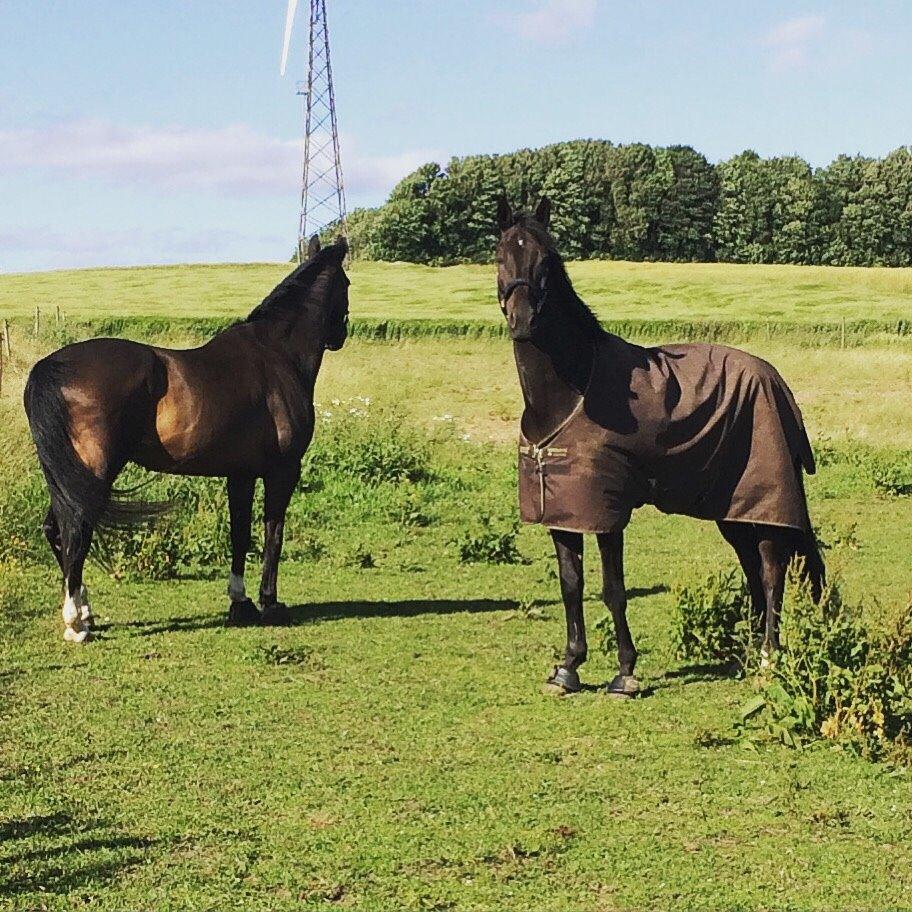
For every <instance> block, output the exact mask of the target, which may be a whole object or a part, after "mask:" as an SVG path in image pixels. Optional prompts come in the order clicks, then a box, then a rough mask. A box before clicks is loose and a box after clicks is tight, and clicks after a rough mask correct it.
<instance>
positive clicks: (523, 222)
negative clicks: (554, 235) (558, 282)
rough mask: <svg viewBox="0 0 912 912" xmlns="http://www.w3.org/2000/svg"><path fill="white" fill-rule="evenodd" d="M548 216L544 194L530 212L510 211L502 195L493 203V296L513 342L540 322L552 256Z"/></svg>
mask: <svg viewBox="0 0 912 912" xmlns="http://www.w3.org/2000/svg"><path fill="white" fill-rule="evenodd" d="M550 218H551V203H550V201H549V200H548V198H547V197H542V200H541V202H540V203H539V204H538V208H537V209H536V210H535V213H534V215H531V216H529V215H523V214H520V213H514V212H513V210H512V209H511V208H510V204H509V202H507V198H506V197H501V200H500V203H499V204H498V207H497V224H498V227H499V228H500V240H499V241H498V244H497V298H498V300H499V301H500V309H501V310H502V311H503V313H504V316H505V317H506V318H507V326H509V328H510V338H512V339H513V341H514V342H528V341H530V340H531V339H533V338H534V336H535V333H536V330H537V329H538V327H539V325H540V324H541V322H542V316H543V313H544V311H545V305H546V302H547V299H548V280H549V273H550V271H551V267H552V265H553V260H554V257H555V253H554V248H553V245H552V243H551V240H550V238H549V236H548V223H549V221H550Z"/></svg>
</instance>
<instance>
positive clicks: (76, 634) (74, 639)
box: [63, 593, 90, 643]
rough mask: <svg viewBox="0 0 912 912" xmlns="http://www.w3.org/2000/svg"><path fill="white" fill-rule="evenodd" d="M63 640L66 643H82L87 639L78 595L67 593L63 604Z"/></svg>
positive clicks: (87, 631)
mask: <svg viewBox="0 0 912 912" xmlns="http://www.w3.org/2000/svg"><path fill="white" fill-rule="evenodd" d="M63 623H64V625H65V627H64V631H63V639H64V641H65V642H67V643H84V642H85V641H86V640H88V639H89V636H90V634H89V628H88V627H87V626H86V625H85V624H83V622H82V605H81V603H80V598H79V594H77V595H75V596H74V595H70V594H69V593H67V595H66V598H65V599H64V602H63Z"/></svg>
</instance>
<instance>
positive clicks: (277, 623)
mask: <svg viewBox="0 0 912 912" xmlns="http://www.w3.org/2000/svg"><path fill="white" fill-rule="evenodd" d="M261 623H263V624H264V625H265V626H267V627H287V626H288V625H289V624H290V623H291V612H290V611H289V610H288V606H287V605H283V604H282V603H281V602H274V603H273V604H272V605H266V606H265V607H264V608H263V620H262V622H261Z"/></svg>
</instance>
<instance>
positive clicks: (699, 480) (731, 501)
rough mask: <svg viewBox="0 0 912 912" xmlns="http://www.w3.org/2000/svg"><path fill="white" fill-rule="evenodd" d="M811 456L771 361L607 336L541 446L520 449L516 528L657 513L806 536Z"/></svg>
mask: <svg viewBox="0 0 912 912" xmlns="http://www.w3.org/2000/svg"><path fill="white" fill-rule="evenodd" d="M802 467H803V468H804V469H805V471H807V472H808V473H809V474H813V472H814V457H813V454H812V452H811V446H810V443H809V441H808V438H807V433H806V431H805V429H804V423H803V421H802V419H801V412H800V411H799V409H798V406H797V404H796V403H795V399H794V397H793V396H792V393H791V391H790V390H789V388H788V386H786V383H785V381H784V380H783V379H782V377H780V376H779V373H778V372H777V371H776V370H775V368H773V367H772V366H771V365H770V364H767V363H766V362H765V361H762V360H761V359H759V358H755V357H754V356H753V355H749V354H747V353H746V352H742V351H738V350H736V349H733V348H726V347H725V346H722V345H705V344H693V345H667V346H663V347H661V348H643V347H641V346H639V345H632V344H631V343H629V342H625V341H624V340H623V339H620V338H618V337H617V336H613V335H610V334H606V335H605V337H604V338H603V339H601V340H600V341H599V342H598V343H597V347H596V352H595V358H594V362H593V367H592V373H591V375H590V379H589V385H588V388H587V390H586V393H585V394H584V395H583V396H582V397H581V398H580V401H579V404H578V405H577V407H576V409H575V410H574V411H573V412H572V414H571V415H570V416H569V417H568V418H567V419H566V420H565V421H564V422H563V423H562V424H561V426H560V427H558V428H557V429H556V430H555V431H554V432H553V433H551V434H550V435H548V437H547V438H545V439H544V440H539V441H537V442H534V443H533V442H532V441H530V440H528V439H527V438H526V436H525V434H524V433H522V427H521V430H520V446H519V502H520V514H521V517H522V520H523V521H524V522H530V523H541V524H543V525H545V526H548V527H549V528H553V529H566V530H568V531H573V532H611V531H615V530H617V529H622V528H623V527H624V526H625V525H626V524H627V522H628V521H629V519H630V514H631V511H632V510H634V509H635V508H636V507H639V506H642V505H643V504H647V503H648V504H654V505H655V506H656V507H658V509H659V510H662V511H663V512H665V513H683V514H685V515H687V516H695V517H698V518H700V519H712V520H729V521H733V522H748V523H764V524H768V525H772V526H788V527H791V528H794V529H799V530H801V531H807V530H809V529H810V521H809V519H808V514H807V506H806V502H805V497H804V489H803V484H802V478H801V469H802Z"/></svg>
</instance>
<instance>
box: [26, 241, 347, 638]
mask: <svg viewBox="0 0 912 912" xmlns="http://www.w3.org/2000/svg"><path fill="white" fill-rule="evenodd" d="M347 250H348V247H347V244H346V242H345V241H344V240H341V239H340V241H339V242H338V243H336V244H333V245H331V246H328V247H326V248H325V249H321V248H320V242H319V240H318V238H316V237H314V238H312V239H311V242H310V246H309V248H308V259H307V260H306V261H305V262H304V263H302V264H301V265H299V266H298V267H297V268H296V269H295V270H294V271H293V272H292V273H291V274H290V275H289V276H288V277H287V278H286V279H284V280H283V281H282V282H281V283H280V284H279V285H278V286H276V288H275V289H274V290H273V291H272V292H271V293H270V294H269V295H268V296H267V297H266V298H265V300H264V301H263V302H262V303H261V304H260V305H259V306H258V307H256V308H255V309H254V310H253V311H252V312H251V314H250V315H249V316H248V317H247V319H246V320H244V321H243V322H241V323H237V324H235V325H233V326H231V327H229V328H228V329H226V330H224V331H223V332H221V333H219V334H218V335H216V336H215V337H213V338H212V339H210V340H209V341H208V342H207V343H206V344H205V345H203V346H201V347H199V348H194V349H190V350H173V349H167V348H159V347H157V346H154V345H143V344H139V343H136V342H130V341H126V340H122V339H91V340H89V341H86V342H78V343H76V344H74V345H67V346H66V347H64V348H62V349H60V350H59V351H56V352H54V353H53V354H51V355H48V357H46V358H44V359H42V360H41V361H39V362H38V363H37V364H36V365H35V366H34V367H33V368H32V371H31V373H30V374H29V378H28V382H27V384H26V387H25V396H24V399H25V411H26V414H27V415H28V420H29V426H30V428H31V432H32V437H33V439H34V442H35V446H36V448H37V451H38V459H39V461H40V463H41V468H42V470H43V472H44V476H45V479H46V481H47V487H48V491H49V493H50V501H51V505H50V509H49V510H48V513H47V518H46V520H45V523H44V531H45V534H46V536H47V539H48V542H49V544H50V546H51V549H52V550H53V552H54V555H55V557H56V558H57V562H58V564H59V566H60V570H61V573H62V574H63V578H64V605H63V621H64V640H66V641H67V642H71V643H84V642H86V641H87V640H89V639H90V638H91V635H92V609H91V607H90V605H89V600H88V594H87V592H86V589H85V587H84V586H83V579H82V577H83V565H84V564H85V560H86V556H87V554H88V552H89V548H90V545H91V543H92V537H93V534H94V533H95V532H96V530H98V529H102V530H103V529H104V528H105V527H106V526H107V527H117V526H123V525H130V524H132V523H134V522H137V521H142V520H144V519H147V518H149V517H150V516H151V515H154V514H155V513H156V512H159V510H160V507H159V506H158V505H154V504H144V503H140V502H132V501H130V500H129V498H128V495H129V492H120V491H117V490H116V489H115V488H114V482H115V479H116V478H117V476H118V474H119V473H120V471H121V470H122V469H123V468H124V466H125V465H126V464H127V463H128V462H132V463H135V464H136V465H139V466H142V467H143V468H146V469H150V470H153V471H157V472H166V473H170V474H177V475H197V476H200V475H205V476H220V477H224V478H226V479H227V487H228V504H229V509H230V514H231V573H230V576H229V584H228V595H229V599H230V605H229V609H228V619H227V623H228V624H229V625H235V626H239V625H244V624H256V623H262V624H283V623H287V622H288V621H289V613H288V609H287V608H286V607H285V606H284V605H283V604H282V603H280V602H279V601H278V597H277V577H278V564H279V558H280V555H281V550H282V538H283V529H284V521H285V513H286V510H287V508H288V504H289V501H290V499H291V495H292V493H293V491H294V489H295V487H296V485H297V483H298V479H299V477H300V473H301V459H302V457H303V455H304V453H305V451H306V450H307V447H308V446H309V444H310V441H311V438H312V436H313V432H314V405H313V395H314V385H315V383H316V379H317V373H318V371H319V370H320V365H321V363H322V360H323V354H324V352H325V351H326V350H330V351H337V350H338V349H340V348H341V347H342V345H343V344H344V342H345V339H346V337H347V334H348V286H349V280H348V277H347V276H346V274H345V270H344V269H343V261H344V259H345V255H346V253H347ZM257 478H262V479H263V483H264V489H265V511H264V512H265V515H264V525H265V544H264V549H263V575H262V582H261V584H260V593H259V608H257V606H256V605H254V604H253V602H252V601H251V600H250V599H249V598H247V594H246V590H245V586H244V568H245V563H246V558H247V552H248V550H249V548H250V526H251V514H252V508H253V494H254V483H255V481H256V479H257Z"/></svg>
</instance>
